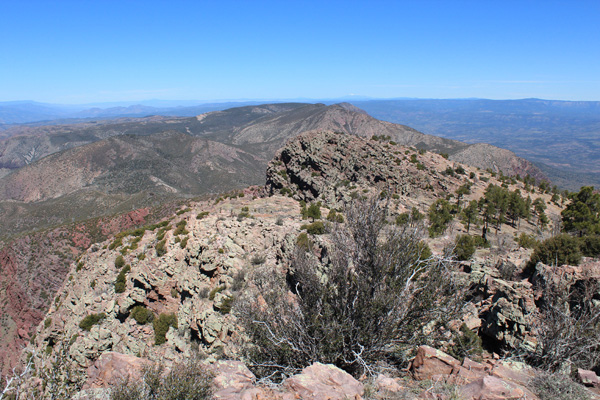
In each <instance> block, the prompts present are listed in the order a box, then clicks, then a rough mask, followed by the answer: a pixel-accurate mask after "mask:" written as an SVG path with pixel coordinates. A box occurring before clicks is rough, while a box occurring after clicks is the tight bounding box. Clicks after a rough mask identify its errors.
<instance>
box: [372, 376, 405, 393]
mask: <svg viewBox="0 0 600 400" xmlns="http://www.w3.org/2000/svg"><path fill="white" fill-rule="evenodd" d="M375 386H376V387H377V389H379V390H383V391H387V392H391V393H397V392H399V391H401V390H402V389H403V387H402V386H401V385H400V384H399V383H398V380H397V379H394V378H390V377H389V376H385V375H381V374H379V375H378V376H377V379H375Z"/></svg>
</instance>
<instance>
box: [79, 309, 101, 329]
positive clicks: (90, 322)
mask: <svg viewBox="0 0 600 400" xmlns="http://www.w3.org/2000/svg"><path fill="white" fill-rule="evenodd" d="M104 318H106V314H104V313H99V314H89V315H88V316H86V317H85V318H84V319H82V320H81V322H80V323H79V327H80V328H81V329H83V330H84V331H89V330H91V329H92V327H93V326H94V325H96V324H99V323H100V322H101V321H102V320H103V319H104Z"/></svg>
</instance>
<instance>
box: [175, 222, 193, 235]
mask: <svg viewBox="0 0 600 400" xmlns="http://www.w3.org/2000/svg"><path fill="white" fill-rule="evenodd" d="M186 225H187V221H186V220H184V219H183V220H181V221H179V222H178V223H177V224H176V225H175V226H176V228H175V231H174V232H173V236H178V235H187V234H188V233H189V232H188V231H187V230H186V229H185V227H186Z"/></svg>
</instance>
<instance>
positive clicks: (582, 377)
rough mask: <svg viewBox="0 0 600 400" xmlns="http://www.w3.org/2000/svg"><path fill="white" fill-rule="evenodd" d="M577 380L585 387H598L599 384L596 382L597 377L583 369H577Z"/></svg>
mask: <svg viewBox="0 0 600 400" xmlns="http://www.w3.org/2000/svg"><path fill="white" fill-rule="evenodd" d="M577 378H579V381H580V382H581V383H583V384H584V385H585V386H590V387H598V386H599V385H600V382H599V381H598V376H597V375H596V373H595V372H594V371H588V370H585V369H581V368H578V369H577Z"/></svg>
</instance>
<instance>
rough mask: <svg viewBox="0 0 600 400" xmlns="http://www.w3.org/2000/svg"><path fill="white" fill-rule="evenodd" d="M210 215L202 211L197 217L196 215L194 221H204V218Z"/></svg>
mask: <svg viewBox="0 0 600 400" xmlns="http://www.w3.org/2000/svg"><path fill="white" fill-rule="evenodd" d="M209 214H210V213H209V212H208V211H202V212H201V213H199V214H198V215H196V219H204V218H206V217H207V216H208V215H209Z"/></svg>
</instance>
